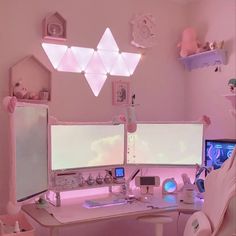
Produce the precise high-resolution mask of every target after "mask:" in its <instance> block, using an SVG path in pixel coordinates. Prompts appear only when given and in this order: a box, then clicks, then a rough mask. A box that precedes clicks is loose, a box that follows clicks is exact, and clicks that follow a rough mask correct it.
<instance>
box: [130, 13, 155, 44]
mask: <svg viewBox="0 0 236 236" xmlns="http://www.w3.org/2000/svg"><path fill="white" fill-rule="evenodd" d="M131 24H132V36H133V40H132V41H131V44H132V45H134V46H136V47H140V48H150V47H152V46H154V45H155V44H156V43H157V27H156V20H155V18H154V17H153V15H151V14H137V15H135V17H134V18H133V19H132V21H131Z"/></svg>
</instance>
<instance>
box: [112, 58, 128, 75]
mask: <svg viewBox="0 0 236 236" xmlns="http://www.w3.org/2000/svg"><path fill="white" fill-rule="evenodd" d="M110 74H111V75H118V76H130V72H129V70H128V67H127V65H126V63H125V61H124V58H123V57H122V55H121V54H119V55H118V57H117V60H116V62H115V64H114V65H113V67H112V69H111V71H110Z"/></svg>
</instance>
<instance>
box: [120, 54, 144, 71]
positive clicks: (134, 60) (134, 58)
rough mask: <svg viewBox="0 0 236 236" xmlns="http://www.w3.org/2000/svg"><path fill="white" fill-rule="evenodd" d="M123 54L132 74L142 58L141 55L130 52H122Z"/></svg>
mask: <svg viewBox="0 0 236 236" xmlns="http://www.w3.org/2000/svg"><path fill="white" fill-rule="evenodd" d="M121 55H122V57H123V58H124V61H125V64H126V65H127V67H128V70H129V73H130V75H132V74H133V73H134V71H135V69H136V67H137V65H138V63H139V61H140V59H141V55H140V54H138V53H128V52H122V53H121Z"/></svg>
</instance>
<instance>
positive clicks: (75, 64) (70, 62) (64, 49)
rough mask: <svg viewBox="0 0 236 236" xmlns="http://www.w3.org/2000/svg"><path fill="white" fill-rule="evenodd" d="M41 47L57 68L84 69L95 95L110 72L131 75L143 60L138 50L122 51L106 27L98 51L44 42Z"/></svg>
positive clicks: (72, 70) (66, 69)
mask: <svg viewBox="0 0 236 236" xmlns="http://www.w3.org/2000/svg"><path fill="white" fill-rule="evenodd" d="M42 47H43V49H44V51H45V53H46V54H47V56H48V58H49V60H50V62H51V63H52V65H53V67H54V68H55V69H56V70H58V71H64V72H75V73H81V72H84V73H85V78H86V80H87V82H88V84H89V86H90V88H91V89H92V91H93V93H94V95H95V96H98V94H99V93H100V91H101V89H102V87H103V85H104V83H105V82H106V79H107V75H108V74H110V75H115V76H126V77H128V76H131V75H132V74H133V73H134V71H135V69H136V67H137V65H138V63H139V61H140V59H141V55H140V54H137V53H128V52H121V53H120V52H119V48H118V46H117V44H116V41H115V39H114V37H113V35H112V33H111V31H110V29H109V28H107V29H106V30H105V32H104V34H103V36H102V38H101V40H100V41H99V43H98V45H97V50H94V49H92V48H83V47H68V46H67V45H61V44H50V43H42Z"/></svg>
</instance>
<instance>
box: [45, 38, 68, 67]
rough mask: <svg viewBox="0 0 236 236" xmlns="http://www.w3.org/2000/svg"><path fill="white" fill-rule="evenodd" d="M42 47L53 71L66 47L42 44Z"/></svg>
mask: <svg viewBox="0 0 236 236" xmlns="http://www.w3.org/2000/svg"><path fill="white" fill-rule="evenodd" d="M42 47H43V49H44V51H45V53H46V54H47V56H48V58H49V60H50V62H51V63H52V65H53V67H54V69H57V67H58V65H59V63H60V61H61V59H62V57H63V56H64V54H65V53H66V50H67V48H68V47H67V46H66V45H60V44H50V43H42Z"/></svg>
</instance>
